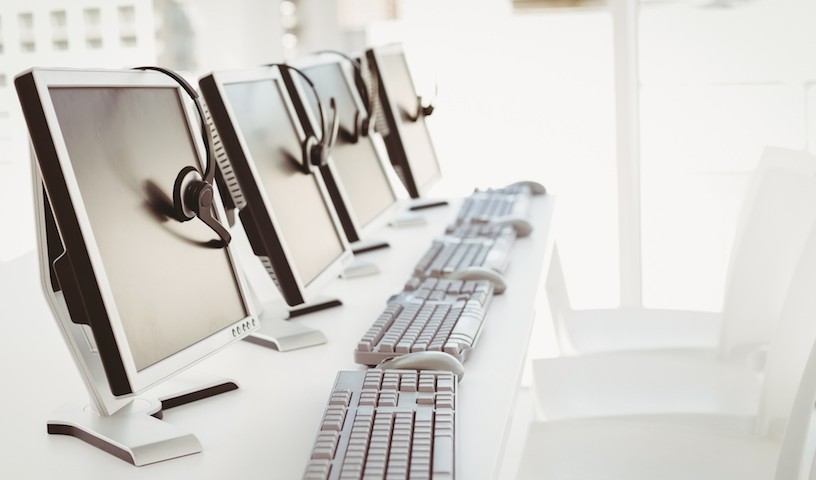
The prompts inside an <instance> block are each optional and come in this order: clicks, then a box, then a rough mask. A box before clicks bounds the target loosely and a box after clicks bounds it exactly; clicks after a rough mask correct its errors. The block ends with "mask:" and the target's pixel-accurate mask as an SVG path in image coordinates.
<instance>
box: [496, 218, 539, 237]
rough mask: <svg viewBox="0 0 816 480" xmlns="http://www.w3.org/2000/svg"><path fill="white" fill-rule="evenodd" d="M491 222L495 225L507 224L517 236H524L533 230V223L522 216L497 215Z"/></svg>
mask: <svg viewBox="0 0 816 480" xmlns="http://www.w3.org/2000/svg"><path fill="white" fill-rule="evenodd" d="M493 223H495V224H497V225H502V226H504V225H509V226H511V227H513V230H515V231H516V235H518V236H519V237H526V236H527V235H530V233H532V231H533V224H532V223H530V221H529V220H527V219H526V218H522V217H499V218H498V219H497V220H496V221H494V222H493Z"/></svg>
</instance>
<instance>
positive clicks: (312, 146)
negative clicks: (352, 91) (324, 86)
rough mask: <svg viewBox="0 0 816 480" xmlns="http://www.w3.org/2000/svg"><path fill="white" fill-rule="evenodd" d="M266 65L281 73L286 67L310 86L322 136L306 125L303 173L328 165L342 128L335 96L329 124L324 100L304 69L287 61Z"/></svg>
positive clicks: (302, 163) (330, 104) (302, 144)
mask: <svg viewBox="0 0 816 480" xmlns="http://www.w3.org/2000/svg"><path fill="white" fill-rule="evenodd" d="M266 66H267V67H278V68H279V69H281V74H284V72H283V70H284V69H286V70H288V71H292V72H295V73H297V74H298V75H300V77H301V78H303V79H304V80H305V81H306V84H307V85H308V86H309V89H310V90H311V91H312V95H314V98H315V101H316V102H317V110H318V112H319V115H320V137H318V136H317V133H316V132H314V130H313V129H312V127H311V125H309V126H308V127H307V126H306V125H304V131H305V133H306V138H305V139H304V140H303V142H302V143H301V149H302V155H303V161H302V162H301V167H302V169H303V173H305V174H307V175H308V174H310V173H312V169H311V166H312V165H313V166H316V167H322V166H324V165H326V161H327V160H328V158H329V152H331V147H332V146H333V145H334V142H335V141H337V133H338V131H339V128H340V122H339V121H338V120H337V102H335V100H334V97H332V98H330V99H329V108H330V109H331V111H332V120H331V124H329V125H327V124H326V109H325V108H324V107H323V102H321V101H320V95H319V94H318V93H317V88H316V87H315V85H314V83H312V80H311V79H310V78H309V77H308V76H307V75H306V74H305V73H303V71H301V70H300V69H298V68H295V67H293V66H291V65H288V64H285V63H270V64H267V65H266ZM292 85H293V86H294V82H292ZM307 123H308V122H307Z"/></svg>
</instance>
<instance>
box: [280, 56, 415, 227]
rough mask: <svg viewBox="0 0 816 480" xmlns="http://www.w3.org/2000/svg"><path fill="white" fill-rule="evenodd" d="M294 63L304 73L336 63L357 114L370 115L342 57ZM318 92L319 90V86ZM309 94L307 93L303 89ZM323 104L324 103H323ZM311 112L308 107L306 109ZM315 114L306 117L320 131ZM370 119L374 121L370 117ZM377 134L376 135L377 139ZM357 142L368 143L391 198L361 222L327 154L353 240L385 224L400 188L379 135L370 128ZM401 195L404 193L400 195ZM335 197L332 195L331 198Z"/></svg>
mask: <svg viewBox="0 0 816 480" xmlns="http://www.w3.org/2000/svg"><path fill="white" fill-rule="evenodd" d="M290 63H291V64H292V65H293V66H295V67H297V68H299V69H301V70H302V71H303V73H305V74H306V75H307V76H308V75H309V72H308V69H309V68H313V67H323V66H327V65H337V66H338V67H339V69H340V71H341V72H342V75H343V88H345V89H346V90H347V91H348V92H349V94H350V95H351V97H352V101H353V102H354V105H355V107H356V108H357V112H358V114H364V115H366V116H368V115H370V114H369V112H368V111H367V110H366V108H365V105H364V102H363V100H362V97H361V96H360V91H359V90H358V89H357V87H356V84H355V82H354V74H353V72H352V69H353V68H354V67H352V66H351V65H349V62H348V61H347V60H345V59H341V58H337V55H335V54H332V53H315V54H311V55H307V56H304V57H300V58H297V59H295V60H293V61H291V62H290ZM318 92H319V89H318ZM306 93H307V95H308V92H306ZM306 100H307V99H306V98H303V97H301V103H302V104H304V105H306V106H309V107H310V106H311V103H310V102H308V101H306ZM324 105H325V102H324ZM306 110H307V111H310V110H311V109H310V108H307V109H306ZM315 117H316V116H315V115H313V114H312V115H311V116H310V117H309V118H311V120H312V122H313V123H312V128H313V129H317V130H318V131H319V125H317V123H316V120H315ZM371 121H373V120H371ZM377 137H379V138H377ZM358 141H359V142H368V145H369V147H370V148H371V154H372V155H374V156H375V157H376V160H377V164H378V165H379V168H380V171H379V172H378V173H379V174H380V175H381V177H382V178H383V179H384V181H385V182H386V184H387V186H388V189H389V192H390V194H391V197H392V199H393V200H392V202H391V204H389V205H388V206H386V207H385V208H383V209H382V210H381V211H380V212H379V213H378V214H377V215H376V216H374V217H373V218H372V219H371V220H369V221H368V222H366V223H362V222H361V221H360V220H359V219H358V216H357V213H356V212H355V211H354V208H352V207H351V202H350V201H348V200H347V199H348V198H349V196H348V193H347V192H348V191H347V190H346V187H345V185H344V184H343V182H342V178H341V177H340V175H339V174H338V173H337V171H336V167H335V165H334V159H333V157H332V156H331V155H330V156H329V159H328V164H327V166H326V168H325V169H324V170H325V172H324V174H325V173H326V172H327V173H328V174H329V175H331V177H332V179H333V181H334V184H335V185H336V186H337V190H338V192H337V193H338V196H339V197H340V198H339V199H338V200H341V199H342V201H343V202H344V204H345V205H344V207H345V209H346V212H347V214H348V221H349V222H350V223H351V226H352V228H353V229H354V231H355V234H356V237H357V238H356V239H351V238H350V240H352V241H355V240H365V239H366V238H368V237H369V236H370V235H371V234H372V233H373V232H374V231H376V230H378V229H379V228H380V227H382V226H383V225H385V224H386V223H387V222H388V220H389V219H390V218H391V217H393V216H394V215H395V214H396V212H397V211H398V210H399V209H400V208H401V206H400V197H399V190H398V188H397V186H396V185H395V184H394V182H393V180H394V175H393V174H391V175H389V169H391V171H392V172H393V166H392V165H391V162H390V161H389V160H388V157H387V155H384V154H383V152H382V147H381V146H380V145H378V141H380V142H381V141H382V138H381V137H380V134H379V133H377V132H374V131H373V129H372V130H371V131H370V132H369V133H368V135H367V136H365V137H361V138H360V139H359V140H358ZM344 145H345V144H344V143H343V141H342V140H341V139H340V138H339V137H338V143H336V144H335V146H334V147H333V148H332V151H334V150H335V149H340V148H343V147H344ZM334 179H337V180H339V181H337V180H334ZM403 195H404V194H403ZM334 198H335V196H334V195H332V199H334Z"/></svg>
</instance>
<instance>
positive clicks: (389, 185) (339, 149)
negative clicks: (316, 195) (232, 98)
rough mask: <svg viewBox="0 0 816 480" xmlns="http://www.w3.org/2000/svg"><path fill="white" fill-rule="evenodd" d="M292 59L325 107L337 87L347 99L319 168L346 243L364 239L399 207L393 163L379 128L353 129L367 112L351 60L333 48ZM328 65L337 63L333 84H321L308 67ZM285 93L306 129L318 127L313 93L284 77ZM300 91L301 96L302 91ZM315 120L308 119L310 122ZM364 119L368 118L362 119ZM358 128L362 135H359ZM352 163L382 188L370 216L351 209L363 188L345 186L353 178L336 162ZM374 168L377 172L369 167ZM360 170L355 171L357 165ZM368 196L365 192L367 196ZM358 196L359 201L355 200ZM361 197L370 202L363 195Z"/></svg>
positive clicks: (353, 208)
mask: <svg viewBox="0 0 816 480" xmlns="http://www.w3.org/2000/svg"><path fill="white" fill-rule="evenodd" d="M291 64H292V65H293V66H294V67H296V68H298V69H300V70H301V71H302V72H303V73H304V74H306V76H307V77H310V78H311V80H312V82H313V83H315V87H316V90H317V93H318V95H319V96H320V101H321V103H322V104H323V106H324V107H326V106H327V105H329V102H330V98H332V94H333V93H335V92H338V91H339V92H341V94H343V95H345V96H346V100H351V104H352V105H353V110H342V109H341V110H339V111H338V122H339V123H340V126H339V129H340V135H338V137H337V141H336V143H335V144H334V145H333V147H332V150H331V156H330V157H329V159H328V161H327V162H326V165H324V166H322V167H321V168H320V171H321V173H322V175H323V178H324V180H325V181H326V186H327V188H328V190H329V194H330V195H331V197H332V201H333V202H334V205H335V209H336V210H337V213H338V216H339V217H340V221H341V223H342V224H343V229H344V230H345V232H346V237H347V238H348V240H349V242H359V241H361V240H366V239H367V237H369V236H370V235H371V234H372V233H373V232H374V231H375V230H377V229H378V228H379V227H381V226H382V225H384V224H385V223H386V222H387V221H388V220H389V219H391V217H393V216H394V215H395V214H396V212H397V211H398V210H399V208H400V205H399V196H398V193H397V192H398V191H397V188H396V186H395V185H394V183H393V181H392V178H393V176H394V174H393V170H392V166H391V165H390V163H389V161H388V159H387V156H386V155H385V152H383V151H382V139H381V137H380V135H379V134H378V133H375V132H373V129H370V128H369V129H366V130H367V131H364V132H359V131H357V132H355V130H362V126H361V124H363V122H362V121H361V118H367V117H368V116H369V113H368V111H367V110H366V107H365V102H364V101H363V98H362V97H361V93H360V91H359V90H358V86H357V84H356V82H355V75H354V73H353V71H352V69H353V68H355V67H354V66H353V65H351V63H350V61H349V60H348V59H345V58H342V57H341V56H339V55H337V54H334V53H331V52H329V53H317V54H312V55H308V56H305V57H301V58H297V59H295V60H293V61H292V62H291ZM324 67H330V68H331V67H333V68H336V69H337V70H336V71H337V72H338V75H337V78H336V79H334V82H333V85H331V86H330V87H322V86H321V83H320V82H319V81H318V80H317V79H316V77H315V76H314V75H312V74H310V71H312V70H313V69H316V68H324ZM291 78H292V79H293V80H297V79H298V77H297V76H291ZM287 87H288V88H289V94H290V96H291V98H292V101H293V103H294V106H295V110H296V111H297V113H298V116H299V118H300V121H301V123H302V124H304V126H306V128H310V129H311V130H312V131H313V132H318V134H319V132H320V125H319V116H318V115H315V113H314V107H313V106H312V105H313V102H314V99H313V98H312V97H313V95H312V92H309V91H308V90H307V89H306V88H299V89H296V88H294V84H293V82H287ZM299 93H303V94H304V95H305V97H304V96H302V95H300V94H299ZM347 103H348V101H345V102H340V101H339V100H338V108H340V107H342V106H343V105H345V104H347ZM310 121H311V122H314V123H311V124H310V123H309V122H310ZM365 123H369V122H365ZM355 133H356V134H359V136H358V138H356V142H355V141H353V139H352V138H351V137H352V136H353V135H354V134H355ZM361 133H362V134H361ZM341 161H343V162H351V161H354V162H355V163H356V164H359V165H363V164H364V166H365V168H368V169H370V171H369V172H366V174H367V175H373V176H374V178H375V181H377V182H379V183H380V184H379V185H369V186H370V187H377V188H378V189H379V190H380V191H381V193H382V191H386V193H387V195H388V197H389V201H388V202H386V203H383V202H381V203H380V204H379V205H376V206H375V208H376V210H378V212H377V213H376V214H375V215H373V216H369V218H362V215H361V212H359V211H358V210H359V209H360V207H357V208H355V206H354V202H353V200H352V197H353V196H356V197H358V199H359V197H361V193H362V191H363V189H362V188H361V189H360V190H361V191H359V192H355V191H350V190H349V184H352V183H354V182H353V181H354V179H352V178H348V177H346V178H345V179H344V178H343V174H342V171H344V169H343V168H341V167H342V166H343V165H340V164H339V163H338V162H341ZM346 167H347V168H345V171H346V172H347V173H346V175H350V171H349V170H350V168H348V165H346ZM375 169H376V172H375V171H373V170H375ZM358 171H359V170H358ZM369 197H370V196H369ZM358 201H359V200H358ZM366 201H369V202H370V201H371V199H370V198H369V199H367V200H366Z"/></svg>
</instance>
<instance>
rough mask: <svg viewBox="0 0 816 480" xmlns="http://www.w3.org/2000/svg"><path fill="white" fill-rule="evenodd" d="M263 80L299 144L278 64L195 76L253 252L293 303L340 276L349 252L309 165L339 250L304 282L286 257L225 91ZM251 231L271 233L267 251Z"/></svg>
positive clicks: (297, 127)
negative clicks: (273, 88) (274, 89)
mask: <svg viewBox="0 0 816 480" xmlns="http://www.w3.org/2000/svg"><path fill="white" fill-rule="evenodd" d="M262 81H273V82H275V83H277V85H278V88H279V89H280V92H281V97H282V99H283V103H284V105H285V106H286V113H287V114H288V115H289V117H290V119H291V121H292V125H293V127H294V130H295V133H296V135H297V138H298V140H299V141H300V142H301V144H302V143H303V141H304V139H305V138H306V132H305V130H304V128H303V125H302V124H301V123H300V120H299V117H298V115H297V112H296V110H295V106H294V104H293V103H292V99H291V97H290V95H289V90H288V89H287V87H286V85H285V83H284V81H283V78H282V76H281V73H280V70H279V67H278V66H268V67H260V68H253V69H244V70H224V71H215V72H212V73H210V74H208V75H206V76H204V77H202V78H201V79H200V80H199V86H200V89H201V92H202V94H203V96H204V99H205V101H206V102H207V106H208V109H209V112H210V115H211V116H212V120H213V123H214V124H215V129H216V131H217V132H218V136H219V138H220V140H221V142H222V144H223V146H224V149H225V150H226V157H227V158H228V161H229V163H230V166H231V167H232V170H233V172H234V173H235V176H236V178H237V180H238V184H239V187H240V189H241V193H242V196H243V197H244V201H245V202H246V206H245V207H243V208H242V209H241V210H239V216H240V218H241V220H242V224H243V226H244V229H245V231H246V232H247V236H248V237H249V240H250V244H251V246H252V249H253V251H254V254H255V256H256V257H259V259H260V260H261V261H262V263H265V262H263V259H264V257H265V258H266V259H268V262H269V264H268V265H267V264H264V268H265V269H266V270H267V273H269V274H270V276H272V278H273V280H274V282H275V284H276V285H277V287H278V290H279V291H280V293H281V295H282V297H283V299H284V301H285V302H286V303H287V304H288V305H290V306H297V305H301V304H304V303H309V302H312V301H314V300H316V299H317V298H318V297H319V295H320V293H321V292H322V291H323V289H324V288H325V287H326V286H327V285H328V284H329V283H330V282H331V281H332V280H334V279H335V278H337V277H338V276H340V274H341V273H342V272H343V270H344V269H345V268H346V266H348V265H349V263H350V262H351V260H352V258H353V254H352V250H351V246H350V245H349V242H348V239H347V238H346V235H345V231H344V230H343V226H342V224H341V222H340V218H339V217H338V215H337V212H336V211H335V207H334V204H333V202H332V199H331V197H330V196H329V193H328V190H327V189H326V185H325V181H324V179H323V177H322V174H321V173H320V171H319V169H317V168H316V167H314V166H310V170H311V172H312V173H311V174H312V175H313V177H314V182H315V184H316V185H317V188H318V191H319V192H320V195H321V198H322V199H323V203H324V204H325V206H326V210H327V212H328V213H329V216H330V218H331V221H332V224H333V225H334V229H335V232H336V234H337V238H338V240H339V241H340V243H341V247H342V252H341V253H340V255H338V256H337V257H336V258H335V259H334V260H333V261H332V262H331V263H330V264H329V265H326V266H325V267H324V268H323V270H322V271H321V272H320V273H318V274H317V275H316V276H315V277H314V278H313V279H312V280H311V281H310V282H309V283H308V284H306V283H305V282H304V281H303V279H302V277H301V274H300V272H299V271H298V269H297V267H295V266H293V265H292V264H291V263H290V261H289V259H290V258H292V255H291V253H290V249H289V247H288V245H287V242H286V240H285V239H284V237H283V235H281V234H280V233H279V232H281V231H282V229H281V226H280V223H279V221H278V219H277V216H276V215H275V212H274V209H273V208H272V206H271V205H270V203H269V199H268V197H267V195H266V192H265V190H264V186H263V182H262V181H261V179H260V175H259V173H258V171H257V169H256V168H255V162H254V159H253V158H252V153H251V152H250V150H249V148H248V146H247V143H246V140H245V138H244V136H243V133H242V132H241V129H240V127H239V123H238V121H237V117H236V115H235V112H234V111H233V109H232V105H231V104H230V103H229V98H228V97H227V95H226V92H225V91H224V87H225V86H226V85H230V84H237V83H251V82H262ZM301 94H302V92H301ZM246 212H250V214H251V216H252V217H253V218H252V220H254V222H259V223H256V224H255V225H247V221H248V220H250V219H248V218H246V217H247V215H242V214H244V213H246ZM249 229H253V230H254V235H253V234H251V232H250V230H249ZM255 235H260V236H266V235H271V236H272V237H273V238H271V240H273V241H272V242H271V245H270V246H269V248H268V251H261V252H259V250H267V248H266V244H270V242H269V241H268V240H270V239H267V241H264V242H263V243H264V244H265V245H258V244H257V243H258V240H256V239H255V238H254V237H255ZM270 268H271V271H270Z"/></svg>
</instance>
